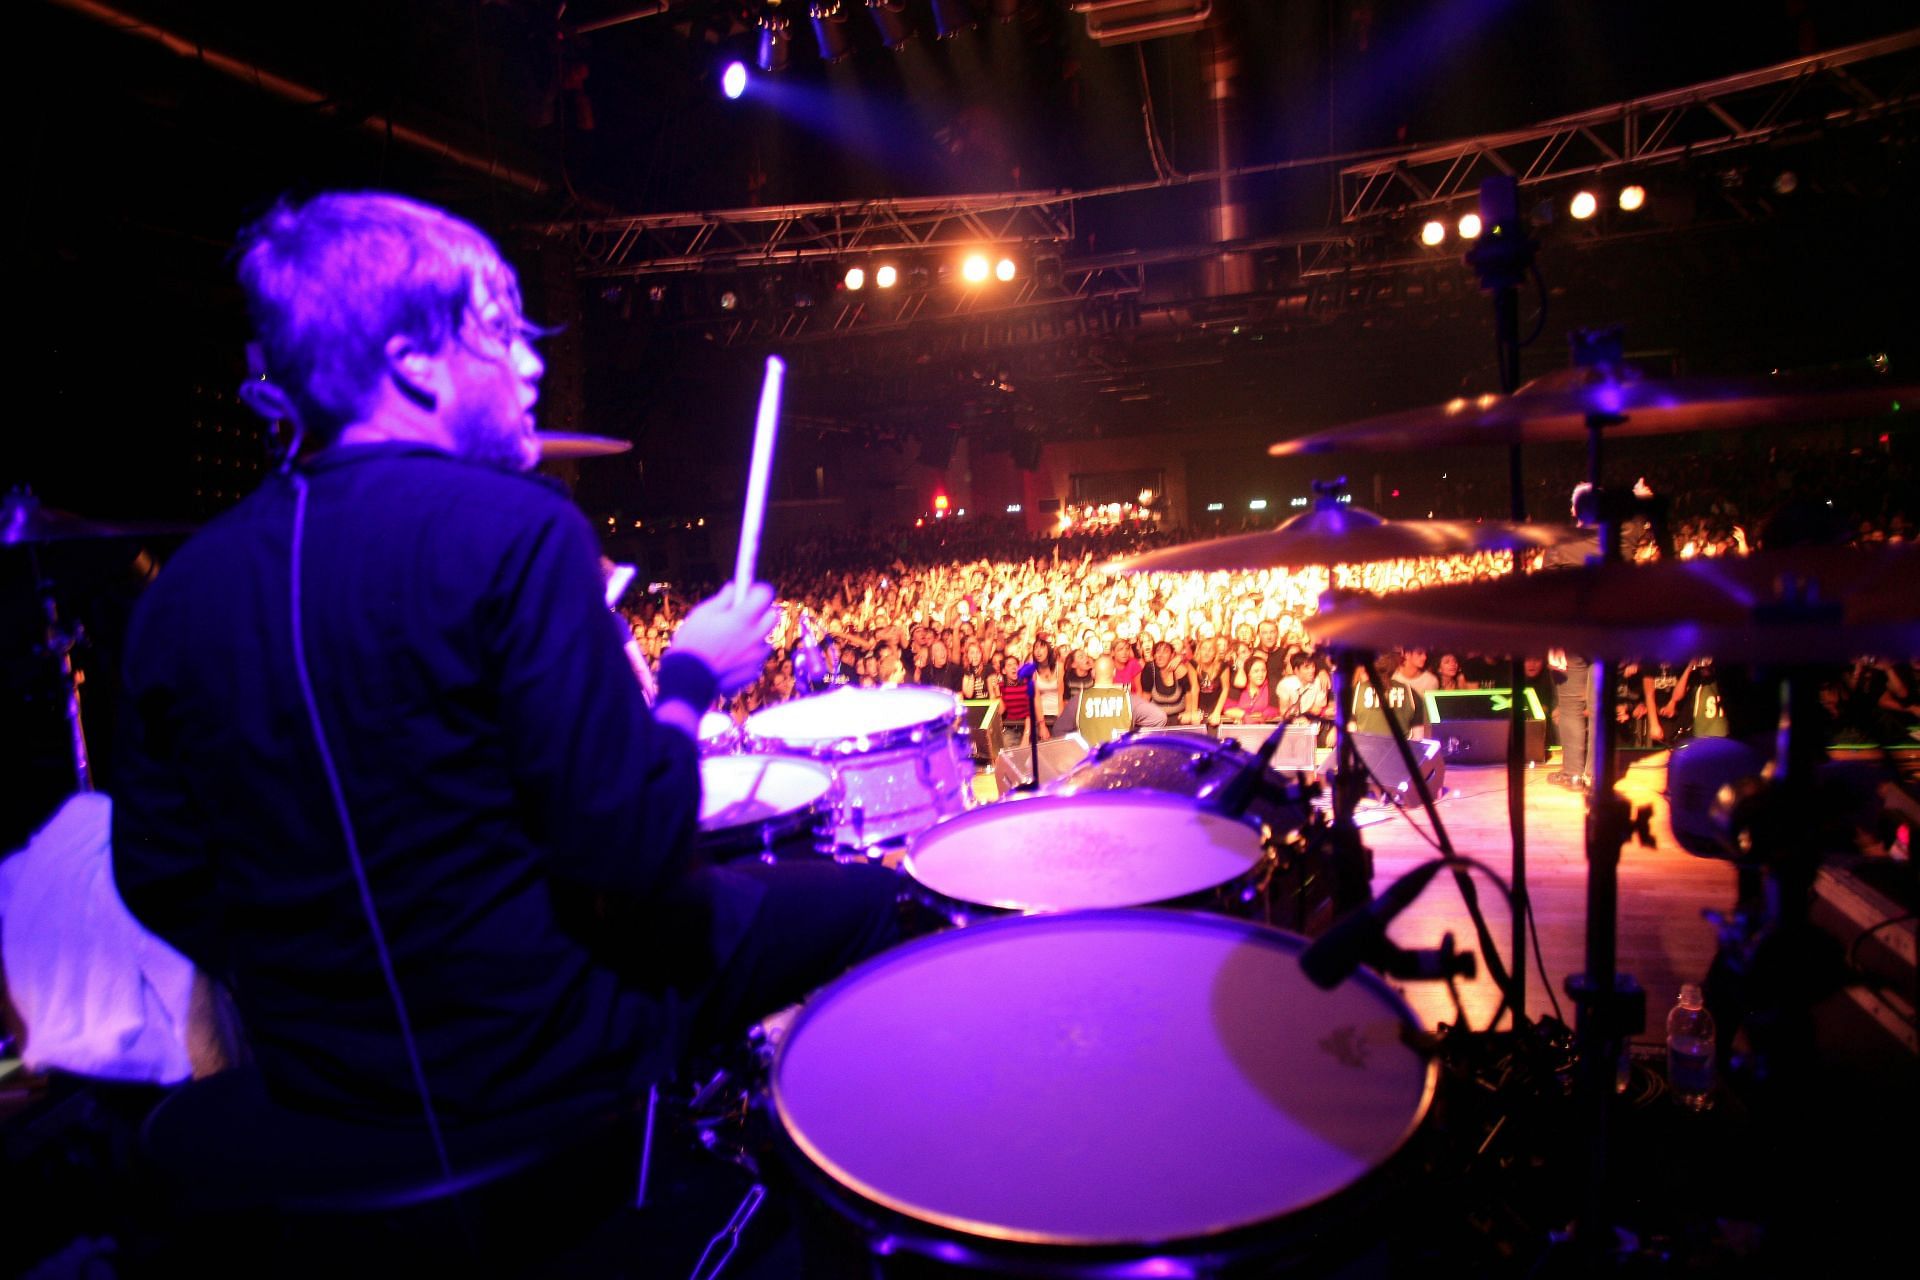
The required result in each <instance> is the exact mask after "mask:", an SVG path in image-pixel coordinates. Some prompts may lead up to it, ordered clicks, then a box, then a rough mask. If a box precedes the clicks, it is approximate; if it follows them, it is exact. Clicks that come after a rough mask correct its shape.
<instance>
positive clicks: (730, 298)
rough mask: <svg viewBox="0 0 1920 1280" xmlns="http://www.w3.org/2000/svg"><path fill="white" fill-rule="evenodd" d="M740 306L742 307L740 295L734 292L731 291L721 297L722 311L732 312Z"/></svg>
mask: <svg viewBox="0 0 1920 1280" xmlns="http://www.w3.org/2000/svg"><path fill="white" fill-rule="evenodd" d="M739 305H740V295H739V294H737V293H735V292H734V291H733V290H731V289H729V290H727V291H726V292H725V293H723V294H721V295H720V309H721V310H722V311H731V310H733V309H734V308H735V307H737V306H739Z"/></svg>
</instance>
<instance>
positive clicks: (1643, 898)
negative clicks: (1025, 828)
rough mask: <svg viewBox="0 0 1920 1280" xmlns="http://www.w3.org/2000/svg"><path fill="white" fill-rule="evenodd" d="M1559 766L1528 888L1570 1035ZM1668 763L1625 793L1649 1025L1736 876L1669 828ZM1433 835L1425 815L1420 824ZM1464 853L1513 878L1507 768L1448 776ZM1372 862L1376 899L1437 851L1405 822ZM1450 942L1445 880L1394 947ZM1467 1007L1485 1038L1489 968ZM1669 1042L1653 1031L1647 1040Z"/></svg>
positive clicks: (1580, 943)
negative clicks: (1632, 817) (1639, 816)
mask: <svg viewBox="0 0 1920 1280" xmlns="http://www.w3.org/2000/svg"><path fill="white" fill-rule="evenodd" d="M1552 768H1553V766H1552V765H1542V766H1540V767H1538V768H1535V769H1532V770H1529V771H1528V774H1527V804H1526V818H1527V887H1528V891H1529V892H1530V893H1531V894H1532V897H1533V912H1534V919H1535V921H1536V922H1537V925H1538V928H1539V934H1540V950H1541V953H1542V955H1543V956H1544V957H1545V960H1546V968H1547V975H1548V978H1549V979H1550V980H1551V982H1552V987H1553V992H1554V994H1555V995H1557V996H1558V997H1559V999H1560V1005H1561V1008H1562V1009H1563V1010H1564V1013H1565V1018H1564V1020H1565V1021H1566V1022H1567V1023H1568V1024H1569V1025H1571V1024H1572V1021H1573V1008H1572V1005H1571V1003H1570V1002H1569V1001H1568V999H1567V997H1566V980H1567V976H1568V975H1569V974H1573V973H1578V972H1580V971H1582V970H1583V969H1584V968H1585V967H1586V964H1585V952H1586V896H1587V860H1586V848H1585V845H1584V839H1585V837H1584V834H1583V831H1582V822H1583V815H1584V814H1585V811H1586V797H1584V796H1581V795H1578V794H1576V793H1575V792H1572V791H1568V790H1566V789H1565V788H1563V787H1557V786H1554V785H1553V784H1551V783H1549V782H1548V781H1547V774H1548V773H1549V772H1551V770H1552ZM1666 780H1667V756H1666V754H1665V753H1657V754H1653V755H1647V756H1641V757H1638V758H1636V759H1635V760H1634V762H1633V764H1632V765H1631V766H1630V767H1629V768H1628V769H1627V771H1626V776H1625V777H1624V778H1623V779H1622V781H1621V784H1620V790H1621V793H1622V794H1624V795H1625V796H1626V797H1627V799H1628V800H1629V802H1630V803H1632V804H1633V805H1634V806H1635V807H1636V808H1638V807H1639V806H1641V805H1651V806H1653V822H1652V830H1653V834H1654V837H1655V846H1654V847H1653V848H1651V849H1647V848H1643V847H1641V846H1640V845H1638V844H1634V845H1632V846H1630V847H1629V848H1628V849H1627V851H1626V853H1625V855H1624V856H1623V858H1622V860H1621V864H1620V911H1619V933H1618V937H1619V957H1620V959H1619V965H1620V969H1621V971H1622V972H1625V973H1630V974H1632V975H1633V976H1634V977H1635V978H1636V979H1638V980H1639V982H1640V985H1641V987H1642V988H1643V989H1644V990H1645V991H1646V992H1647V1010H1648V1017H1649V1022H1650V1024H1652V1023H1655V1022H1658V1021H1659V1020H1660V1019H1662V1018H1664V1017H1665V1013H1666V1010H1667V1009H1669V1008H1671V1007H1672V1005H1673V1002H1674V1000H1675V999H1676V998H1678V996H1679V994H1680V985H1681V984H1682V983H1685V982H1699V981H1701V980H1702V979H1703V978H1704V977H1705V976H1706V972H1707V966H1708V965H1709V964H1710V963H1711V962H1712V960H1713V953H1714V947H1715V945H1716V939H1715V936H1714V931H1713V927H1712V926H1711V925H1710V924H1708V923H1707V922H1706V920H1704V919H1703V918H1702V917H1701V912H1702V911H1705V910H1708V909H1716V910H1725V909H1727V908H1729V907H1731V906H1732V905H1733V899H1734V873H1733V868H1732V867H1731V866H1730V865H1729V864H1727V863H1725V862H1719V861H1715V860H1713V859H1710V858H1698V857H1695V856H1693V855H1692V854H1690V853H1687V852H1686V851H1685V850H1683V849H1682V848H1681V847H1680V846H1679V845H1678V844H1677V843H1676V842H1675V841H1674V838H1673V831H1672V828H1671V827H1670V826H1669V824H1668V821H1667V803H1666V799H1665V796H1664V795H1663V794H1662V793H1663V792H1664V791H1665V790H1666ZM975 793H976V796H977V798H978V799H979V800H980V801H981V802H987V801H991V800H992V799H993V798H994V796H995V794H996V789H995V786H994V780H993V775H992V774H991V773H990V772H987V773H982V774H979V775H978V776H977V777H976V779H975ZM1416 818H1417V820H1418V821H1419V822H1420V823H1421V826H1422V827H1423V828H1424V827H1425V825H1426V819H1425V816H1424V815H1416ZM1440 820H1441V822H1442V823H1444V824H1445V825H1446V828H1447V834H1448V835H1449V836H1450V837H1451V838H1452V840H1453V846H1454V849H1455V850H1456V851H1457V852H1459V853H1461V854H1463V855H1465V856H1467V857H1472V858H1478V859H1480V860H1481V861H1483V862H1486V863H1487V864H1488V865H1490V866H1491V867H1493V868H1494V869H1495V870H1496V871H1498V872H1499V873H1500V874H1501V875H1503V876H1505V875H1508V874H1509V872H1510V871H1511V869H1512V865H1513V859H1512V846H1511V843H1510V841H1509V838H1508V834H1507V795H1506V769H1505V767H1504V766H1500V765H1479V766H1461V765H1452V766H1449V767H1448V769H1447V794H1446V798H1445V799H1444V800H1443V801H1442V802H1441V804H1440ZM1361 838H1362V839H1363V840H1365V841H1366V843H1367V846H1368V847H1369V848H1371V849H1372V850H1373V853H1374V881H1373V888H1374V892H1376V893H1378V892H1379V891H1380V890H1382V889H1384V888H1385V887H1386V886H1387V885H1389V884H1391V883H1392V882H1393V880H1394V879H1395V878H1396V877H1398V876H1399V875H1401V874H1402V873H1403V872H1406V871H1410V870H1412V869H1413V868H1414V866H1416V865H1417V864H1418V863H1419V862H1420V861H1421V860H1423V859H1424V858H1426V857H1429V856H1431V854H1432V849H1431V847H1430V846H1429V845H1428V844H1427V843H1426V841H1425V840H1423V839H1422V838H1421V837H1420V835H1419V834H1418V833H1416V832H1415V831H1414V829H1413V828H1412V827H1411V826H1409V825H1408V823H1407V822H1406V821H1405V820H1404V819H1399V818H1396V819H1393V820H1390V821H1381V822H1374V823H1371V824H1369V825H1368V826H1367V827H1366V828H1365V829H1364V830H1363V831H1362V833H1361ZM1480 901H1481V903H1482V904H1483V905H1484V907H1485V910H1486V915H1487V923H1488V926H1489V927H1490V928H1491V929H1492V931H1493V936H1494V939H1495V941H1496V942H1497V943H1498V944H1499V946H1500V948H1501V952H1502V954H1503V955H1504V954H1505V952H1506V950H1507V949H1508V946H1509V943H1510V942H1511V940H1512V925H1511V923H1510V922H1509V917H1508V914H1507V909H1506V903H1505V902H1504V901H1502V900H1501V897H1500V894H1499V891H1498V890H1496V889H1495V888H1493V886H1492V885H1490V884H1488V883H1486V882H1485V881H1484V880H1482V881H1481V882H1480ZM1448 931H1451V932H1452V933H1453V935H1454V942H1455V944H1456V946H1457V947H1459V948H1460V949H1461V950H1474V951H1477V950H1478V949H1479V948H1478V944H1477V943H1476V941H1475V939H1474V934H1473V926H1472V924H1471V923H1470V922H1469V921H1468V918H1467V912H1466V908H1465V906H1464V905H1463V904H1462V902H1461V900H1460V893H1459V890H1458V889H1456V888H1455V887H1454V884H1453V881H1452V880H1451V879H1450V878H1449V877H1446V876H1441V877H1439V878H1438V879H1436V880H1435V881H1434V882H1433V883H1432V884H1431V885H1429V886H1428V888H1427V890H1426V892H1425V893H1424V894H1423V895H1421V897H1420V899H1419V900H1418V901H1417V902H1415V903H1414V905H1413V906H1412V908H1410V909H1409V910H1408V911H1407V912H1406V914H1404V915H1402V916H1401V917H1400V919H1399V920H1398V921H1396V922H1395V924H1394V926H1393V928H1392V930H1391V936H1392V938H1393V940H1394V941H1395V942H1397V943H1399V944H1400V945H1401V946H1404V947H1430V946H1437V945H1438V944H1439V942H1440V939H1441V937H1442V935H1444V934H1446V933H1447V932H1448ZM1401 990H1402V994H1403V995H1405V996H1406V998H1407V1002H1408V1003H1409V1004H1411V1005H1412V1006H1413V1008H1414V1010H1415V1012H1416V1013H1418V1014H1419V1016H1420V1018H1421V1020H1422V1021H1423V1022H1424V1023H1426V1024H1427V1026H1429V1027H1437V1026H1438V1025H1439V1024H1440V1023H1442V1022H1448V1023H1451V1022H1454V1021H1456V1020H1457V1018H1458V1015H1457V1014H1456V1012H1455V1010H1454V1007H1453V1001H1452V999H1451V997H1449V996H1448V994H1447V991H1446V988H1445V987H1444V986H1443V985H1440V984H1437V983H1416V984H1409V985H1406V986H1403V987H1402V988H1401ZM1460 994H1461V999H1462V1003H1464V1005H1465V1006H1466V1009H1467V1013H1468V1016H1469V1017H1470V1018H1471V1019H1472V1021H1473V1024H1474V1026H1476V1027H1479V1026H1483V1025H1484V1024H1485V1022H1486V1020H1487V1018H1488V1017H1489V1016H1491V1015H1492V1013H1493V1011H1494V1009H1495V1008H1496V1007H1497V1006H1498V1004H1499V994H1498V992H1497V991H1496V990H1495V989H1494V985H1493V982H1492V981H1491V980H1490V979H1489V978H1488V977H1487V976H1486V972H1485V966H1484V965H1482V966H1481V972H1480V976H1479V977H1477V978H1475V979H1474V980H1473V981H1471V982H1462V983H1461V984H1460ZM1525 994H1526V1005H1527V1012H1528V1014H1529V1015H1530V1016H1539V1015H1540V1014H1542V1013H1551V1012H1552V1011H1553V1004H1552V1001H1551V1000H1549V999H1548V996H1547V992H1546V990H1545V989H1544V988H1543V986H1542V982H1541V977H1540V971H1539V967H1538V965H1537V964H1536V963H1535V962H1534V960H1533V958H1532V956H1529V957H1528V964H1527V985H1526V993H1525ZM1643 1034H1644V1036H1646V1037H1648V1038H1651V1039H1660V1038H1661V1037H1662V1035H1664V1032H1663V1031H1661V1030H1660V1029H1659V1028H1657V1027H1656V1028H1654V1029H1652V1030H1649V1031H1647V1032H1645V1033H1643Z"/></svg>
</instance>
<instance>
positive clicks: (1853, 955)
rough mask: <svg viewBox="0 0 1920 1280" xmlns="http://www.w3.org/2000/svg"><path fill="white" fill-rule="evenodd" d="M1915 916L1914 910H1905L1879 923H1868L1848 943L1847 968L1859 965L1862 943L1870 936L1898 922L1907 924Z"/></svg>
mask: <svg viewBox="0 0 1920 1280" xmlns="http://www.w3.org/2000/svg"><path fill="white" fill-rule="evenodd" d="M1913 917H1914V913H1913V912H1911V911H1903V912H1901V913H1900V914H1899V915H1897V916H1888V917H1887V918H1886V919H1885V920H1882V921H1881V922H1880V923H1879V924H1874V925H1868V926H1867V927H1866V928H1864V929H1862V930H1861V931H1860V932H1859V933H1857V934H1855V935H1854V936H1853V941H1852V942H1849V943H1848V944H1847V968H1849V969H1853V968H1857V967H1858V966H1859V960H1860V944H1861V943H1863V942H1865V941H1866V940H1867V939H1868V938H1871V937H1872V936H1873V935H1874V934H1876V933H1878V932H1880V931H1881V930H1882V929H1890V928H1892V927H1893V926H1894V925H1896V924H1905V923H1906V922H1907V921H1909V920H1911V919H1913Z"/></svg>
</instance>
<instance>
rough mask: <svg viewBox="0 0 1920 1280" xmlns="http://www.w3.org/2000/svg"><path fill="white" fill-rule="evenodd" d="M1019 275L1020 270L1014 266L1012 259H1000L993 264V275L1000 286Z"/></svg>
mask: <svg viewBox="0 0 1920 1280" xmlns="http://www.w3.org/2000/svg"><path fill="white" fill-rule="evenodd" d="M1019 273H1020V268H1019V267H1017V266H1015V265H1014V263H1013V259H1012V258H1002V259H1000V261H999V262H998V263H996V264H994V268H993V274H994V276H995V277H996V278H997V279H998V280H999V281H1000V283H1002V284H1005V283H1007V282H1008V281H1010V280H1012V279H1013V278H1014V276H1016V275H1018V274H1019Z"/></svg>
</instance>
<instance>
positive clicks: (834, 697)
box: [746, 685, 960, 751]
mask: <svg viewBox="0 0 1920 1280" xmlns="http://www.w3.org/2000/svg"><path fill="white" fill-rule="evenodd" d="M959 714H960V702H959V699H957V698H955V697H954V696H953V695H952V694H951V693H948V692H947V691H946V690H944V689H927V688H922V687H919V686H910V685H901V686H897V687H895V688H890V689H852V688H840V689H835V690H834V691H833V692H831V693H823V694H818V695H816V696H814V697H811V698H796V699H794V700H793V701H791V702H782V703H780V704H778V705H777V706H771V707H767V708H765V709H764V710H760V711H756V712H754V713H753V714H752V715H750V716H748V717H747V725H746V730H747V737H748V738H749V739H752V740H757V741H758V742H761V743H764V744H767V745H770V746H773V747H776V748H781V749H786V750H795V751H808V750H816V749H820V748H825V747H833V746H836V745H845V746H847V747H849V748H850V749H851V750H855V751H865V750H867V749H869V748H870V747H876V746H880V745H883V744H888V743H890V742H891V741H893V740H894V739H895V738H896V737H897V736H898V735H900V734H901V733H903V732H906V731H910V730H913V729H917V728H922V727H927V728H933V727H939V728H942V729H950V728H951V727H952V723H953V721H954V719H955V717H957V716H958V715H959ZM862 740H864V741H862Z"/></svg>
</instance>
